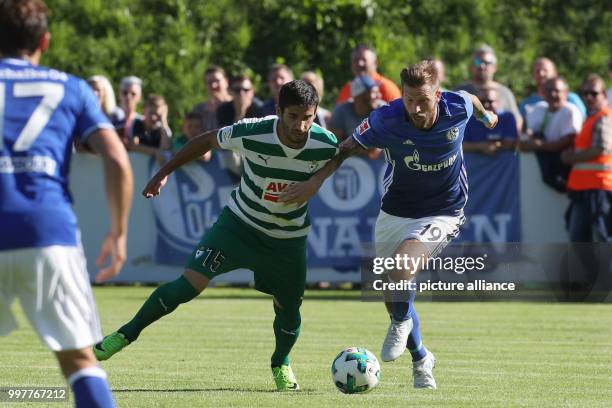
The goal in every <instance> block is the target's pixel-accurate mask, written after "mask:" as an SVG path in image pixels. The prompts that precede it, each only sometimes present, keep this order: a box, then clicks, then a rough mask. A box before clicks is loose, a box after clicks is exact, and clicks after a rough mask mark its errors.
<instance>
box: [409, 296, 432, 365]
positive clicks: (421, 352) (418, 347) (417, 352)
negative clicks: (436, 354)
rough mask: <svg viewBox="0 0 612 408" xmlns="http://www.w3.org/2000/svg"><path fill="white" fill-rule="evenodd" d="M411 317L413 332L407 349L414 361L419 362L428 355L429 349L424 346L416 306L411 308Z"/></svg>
mask: <svg viewBox="0 0 612 408" xmlns="http://www.w3.org/2000/svg"><path fill="white" fill-rule="evenodd" d="M410 317H411V318H412V331H411V332H410V335H408V342H407V343H406V348H408V351H410V354H411V355H412V361H418V360H420V359H422V358H423V357H425V356H426V355H427V349H426V348H425V346H424V345H423V341H422V340H421V329H420V327H419V326H420V322H419V315H418V314H417V312H416V309H415V308H414V305H412V307H411V308H410Z"/></svg>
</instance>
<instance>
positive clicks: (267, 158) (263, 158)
mask: <svg viewBox="0 0 612 408" xmlns="http://www.w3.org/2000/svg"><path fill="white" fill-rule="evenodd" d="M257 157H259V158H260V159H261V160H263V161H264V162H265V163H266V166H267V165H268V160H270V157H263V156H262V155H261V154H258V155H257Z"/></svg>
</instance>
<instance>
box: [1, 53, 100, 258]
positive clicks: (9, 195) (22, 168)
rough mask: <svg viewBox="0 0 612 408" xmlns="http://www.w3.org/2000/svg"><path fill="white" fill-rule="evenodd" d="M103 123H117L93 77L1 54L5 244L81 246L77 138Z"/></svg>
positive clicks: (2, 235) (2, 228) (11, 245)
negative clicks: (73, 172) (73, 185)
mask: <svg viewBox="0 0 612 408" xmlns="http://www.w3.org/2000/svg"><path fill="white" fill-rule="evenodd" d="M100 128H112V125H111V124H110V123H109V122H108V119H106V116H105V115H104V114H103V113H102V111H101V110H100V108H99V105H98V101H97V99H96V97H95V95H94V94H93V92H92V90H91V89H90V87H89V86H88V85H87V83H86V82H85V81H83V80H82V79H79V78H76V77H73V76H71V75H68V74H65V73H63V72H60V71H57V70H54V69H50V68H45V67H38V66H34V65H31V64H30V63H29V62H27V61H25V60H20V59H12V58H11V59H8V58H7V59H0V132H2V137H1V138H0V250H7V249H17V248H33V247H42V246H49V245H68V246H75V245H78V238H77V233H78V229H77V220H76V216H75V215H74V212H73V210H72V205H71V203H72V199H71V197H70V193H69V191H68V171H69V168H70V157H71V153H72V142H73V140H74V138H75V137H79V138H80V139H81V140H82V141H84V140H85V139H86V138H87V137H88V136H89V135H91V134H92V133H93V132H95V131H96V130H98V129H100Z"/></svg>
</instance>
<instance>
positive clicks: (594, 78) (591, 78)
mask: <svg viewBox="0 0 612 408" xmlns="http://www.w3.org/2000/svg"><path fill="white" fill-rule="evenodd" d="M586 84H594V85H601V89H602V90H603V91H604V94H605V91H606V81H604V79H603V78H602V77H601V76H599V75H598V74H589V75H587V77H586V79H585V80H584V81H583V82H582V86H581V88H584V86H585V85H586Z"/></svg>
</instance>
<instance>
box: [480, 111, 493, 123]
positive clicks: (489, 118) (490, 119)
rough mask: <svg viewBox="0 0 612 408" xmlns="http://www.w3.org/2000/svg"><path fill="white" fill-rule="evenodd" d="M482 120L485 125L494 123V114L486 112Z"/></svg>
mask: <svg viewBox="0 0 612 408" xmlns="http://www.w3.org/2000/svg"><path fill="white" fill-rule="evenodd" d="M480 121H481V122H482V123H484V124H485V125H490V124H492V123H493V116H491V115H490V114H489V112H485V113H484V115H482V117H481V118H480Z"/></svg>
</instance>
